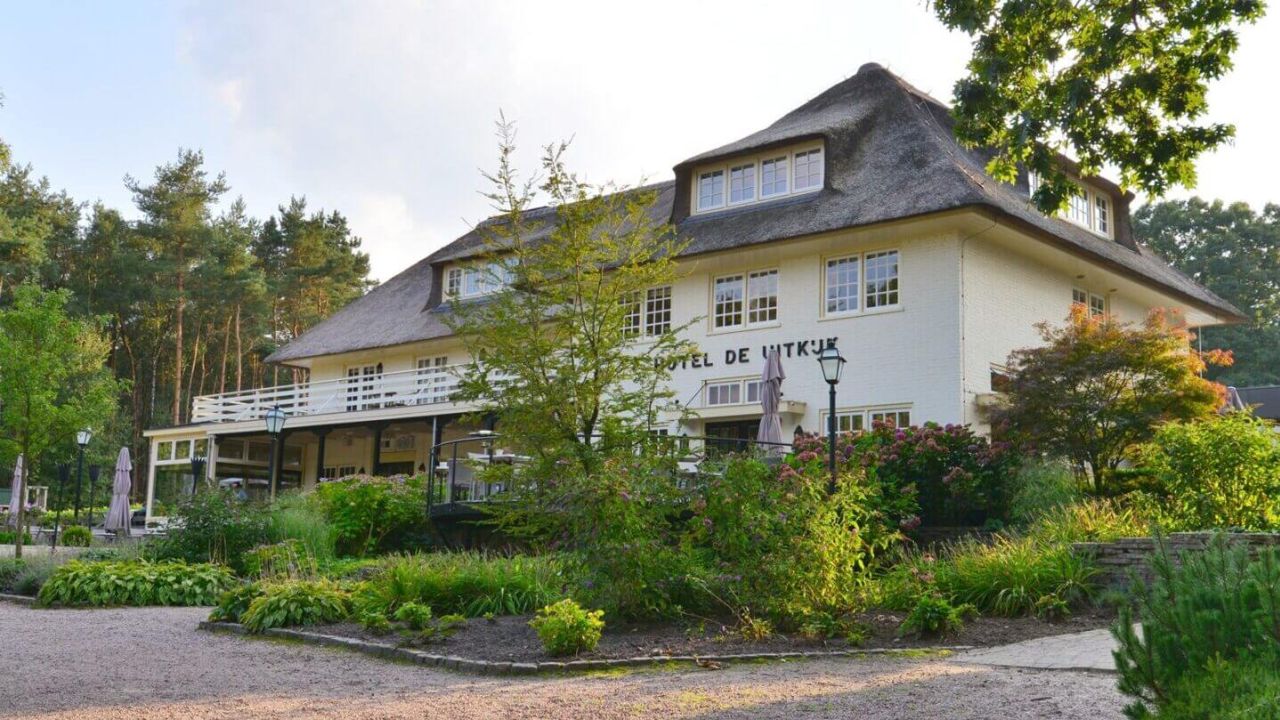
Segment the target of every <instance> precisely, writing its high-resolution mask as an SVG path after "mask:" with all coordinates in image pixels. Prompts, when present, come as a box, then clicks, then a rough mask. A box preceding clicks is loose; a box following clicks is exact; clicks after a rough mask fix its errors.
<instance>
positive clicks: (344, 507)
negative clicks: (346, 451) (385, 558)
mask: <svg viewBox="0 0 1280 720" xmlns="http://www.w3.org/2000/svg"><path fill="white" fill-rule="evenodd" d="M425 493H426V490H425V487H424V483H423V478H421V477H403V476H400V477H391V478H380V477H369V476H357V477H352V478H348V479H345V480H338V481H335V482H327V483H323V484H321V485H320V487H318V488H316V491H315V493H314V500H313V501H314V502H315V503H316V506H317V507H319V509H320V512H321V513H323V515H324V518H325V519H326V520H327V521H328V523H329V525H330V526H332V530H333V533H334V538H335V542H336V543H337V549H338V551H339V552H341V553H342V554H344V555H359V556H364V555H369V554H374V553H378V552H388V551H394V550H401V549H404V548H406V547H409V546H410V545H412V544H414V543H415V542H419V543H420V542H422V541H423V540H424V539H425V537H426V536H427V534H428V531H429V527H428V525H427V520H426V513H425V511H424V510H423V498H424V497H425Z"/></svg>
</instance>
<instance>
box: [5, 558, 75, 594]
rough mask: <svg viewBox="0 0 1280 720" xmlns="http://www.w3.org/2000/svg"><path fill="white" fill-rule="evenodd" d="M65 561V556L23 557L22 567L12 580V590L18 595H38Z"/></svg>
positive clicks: (10, 587)
mask: <svg viewBox="0 0 1280 720" xmlns="http://www.w3.org/2000/svg"><path fill="white" fill-rule="evenodd" d="M64 561H65V559H64V558H55V557H50V556H48V555H42V556H37V557H32V558H23V559H22V563H21V567H20V568H19V570H18V572H17V574H16V575H14V577H13V580H12V581H11V582H10V585H9V589H10V591H12V592H14V593H17V594H18V595H28V596H32V597H34V596H36V595H37V594H39V592H40V588H42V587H44V584H45V583H47V582H49V578H51V577H53V573H54V571H55V570H57V569H58V568H59V567H60V566H61V565H62V563H63V562H64Z"/></svg>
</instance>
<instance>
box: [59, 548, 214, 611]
mask: <svg viewBox="0 0 1280 720" xmlns="http://www.w3.org/2000/svg"><path fill="white" fill-rule="evenodd" d="M234 583H235V578H234V577H233V576H232V574H231V572H230V571H229V570H227V568H225V567H222V566H219V565H209V564H200V565H188V564H187V563H184V562H158V563H152V562H115V561H109V560H108V561H100V562H84V561H81V560H72V561H71V562H68V563H67V564H66V565H63V566H61V567H59V568H58V569H57V570H55V571H54V573H53V576H52V577H50V578H49V580H48V582H46V583H45V584H44V586H43V587H41V588H40V595H39V598H38V600H39V603H40V604H41V605H43V606H46V607H47V606H52V605H65V606H90V607H105V606H114V605H127V606H144V605H212V604H213V603H214V602H215V601H216V600H217V599H218V596H219V595H221V594H222V592H223V591H225V590H227V589H228V588H230V587H231V586H232V585H233V584H234Z"/></svg>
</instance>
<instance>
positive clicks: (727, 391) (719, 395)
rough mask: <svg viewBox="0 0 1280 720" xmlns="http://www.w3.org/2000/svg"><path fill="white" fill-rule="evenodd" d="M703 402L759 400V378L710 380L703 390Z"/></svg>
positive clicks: (754, 401) (729, 403)
mask: <svg viewBox="0 0 1280 720" xmlns="http://www.w3.org/2000/svg"><path fill="white" fill-rule="evenodd" d="M703 398H704V404H706V405H708V406H710V405H742V404H755V403H758V402H760V380H759V379H758V378H757V379H739V380H711V381H709V382H707V384H706V388H705V389H704V392H703Z"/></svg>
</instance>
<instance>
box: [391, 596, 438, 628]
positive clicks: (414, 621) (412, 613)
mask: <svg viewBox="0 0 1280 720" xmlns="http://www.w3.org/2000/svg"><path fill="white" fill-rule="evenodd" d="M394 617H395V619H396V622H402V623H404V624H405V625H408V626H409V629H411V630H422V629H425V628H426V627H427V626H428V625H430V624H431V606H429V605H423V604H421V603H416V602H407V603H405V604H403V605H401V606H400V607H398V608H396V612H395V615H394Z"/></svg>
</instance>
